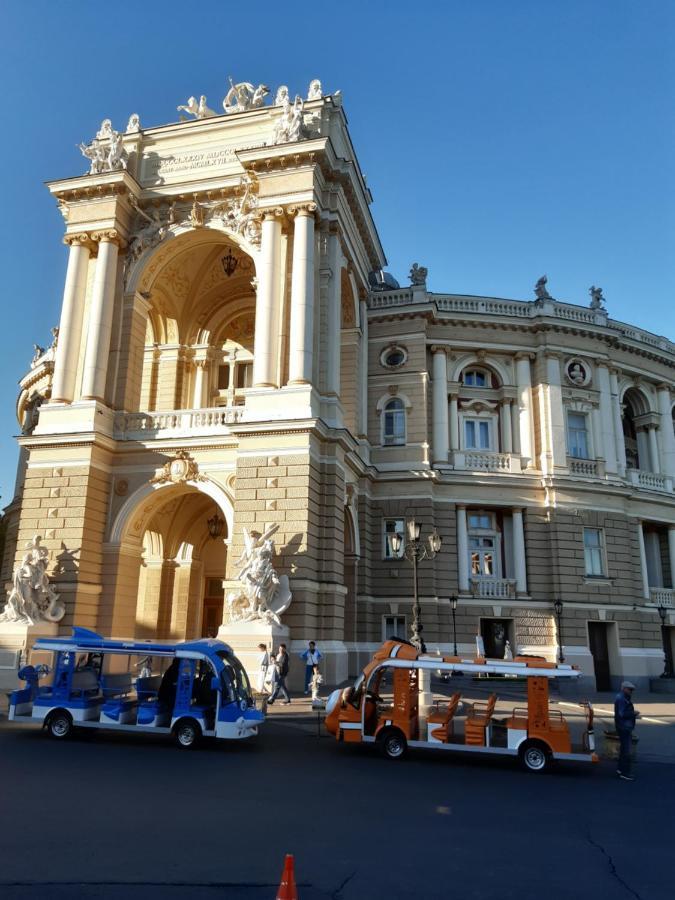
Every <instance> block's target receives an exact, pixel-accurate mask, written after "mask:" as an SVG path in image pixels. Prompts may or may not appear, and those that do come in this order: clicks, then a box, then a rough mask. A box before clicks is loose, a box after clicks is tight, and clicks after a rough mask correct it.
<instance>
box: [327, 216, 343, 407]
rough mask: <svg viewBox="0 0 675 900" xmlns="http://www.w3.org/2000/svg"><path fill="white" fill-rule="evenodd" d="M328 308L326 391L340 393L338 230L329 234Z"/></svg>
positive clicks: (340, 321)
mask: <svg viewBox="0 0 675 900" xmlns="http://www.w3.org/2000/svg"><path fill="white" fill-rule="evenodd" d="M327 261H328V266H329V269H330V281H329V282H328V310H327V323H326V324H327V328H326V337H327V343H326V391H327V393H329V394H335V395H336V396H338V397H339V395H340V344H341V331H342V308H341V296H340V278H341V274H342V272H341V268H340V239H339V237H338V235H337V232H334V231H331V232H330V233H329V234H328V260H327Z"/></svg>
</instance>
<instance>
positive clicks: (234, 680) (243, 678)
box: [216, 650, 252, 703]
mask: <svg viewBox="0 0 675 900" xmlns="http://www.w3.org/2000/svg"><path fill="white" fill-rule="evenodd" d="M216 655H217V656H218V658H219V659H220V660H221V661H222V663H223V669H222V671H221V673H220V680H221V683H222V685H223V699H224V701H225V703H233V702H234V701H237V700H244V701H246V703H251V699H252V698H251V683H250V681H249V680H248V675H247V674H246V670H245V669H244V667H243V666H242V664H241V663H240V662H239V660H238V659H237V657H236V656H233V655H232V654H231V653H228V651H227V650H218V651H217V653H216Z"/></svg>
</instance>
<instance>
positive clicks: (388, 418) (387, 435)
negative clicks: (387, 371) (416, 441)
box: [382, 397, 405, 447]
mask: <svg viewBox="0 0 675 900" xmlns="http://www.w3.org/2000/svg"><path fill="white" fill-rule="evenodd" d="M383 412H384V415H383V416H382V420H383V425H382V443H383V444H384V445H385V446H386V447H393V446H401V445H403V444H405V405H404V403H403V400H401V399H399V398H398V397H394V398H393V399H392V400H389V401H388V402H387V403H386V404H385V407H384V410H383Z"/></svg>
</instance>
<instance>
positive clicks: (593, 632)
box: [588, 622, 612, 691]
mask: <svg viewBox="0 0 675 900" xmlns="http://www.w3.org/2000/svg"><path fill="white" fill-rule="evenodd" d="M588 644H589V648H590V651H591V656H592V657H593V669H594V671H595V689H596V691H611V689H612V682H611V678H610V673H609V645H608V643H607V625H606V624H605V623H604V622H589V623H588Z"/></svg>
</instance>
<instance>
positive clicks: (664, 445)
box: [657, 384, 675, 477]
mask: <svg viewBox="0 0 675 900" xmlns="http://www.w3.org/2000/svg"><path fill="white" fill-rule="evenodd" d="M657 397H658V400H659V413H660V415H661V420H660V423H659V437H660V438H661V468H662V471H663V474H664V475H670V476H671V477H672V476H675V436H673V413H672V410H671V400H670V388H669V387H668V385H667V384H660V385H659V386H658V389H657Z"/></svg>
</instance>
